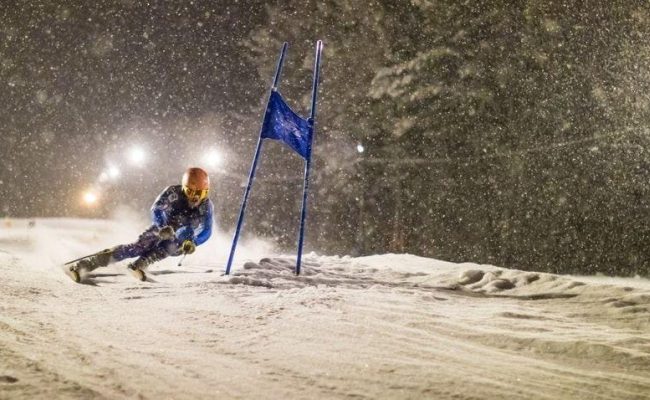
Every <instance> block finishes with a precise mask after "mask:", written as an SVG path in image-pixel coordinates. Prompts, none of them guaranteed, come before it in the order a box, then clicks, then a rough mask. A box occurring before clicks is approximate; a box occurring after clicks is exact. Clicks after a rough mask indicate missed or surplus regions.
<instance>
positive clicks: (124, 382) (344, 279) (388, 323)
mask: <svg viewBox="0 0 650 400" xmlns="http://www.w3.org/2000/svg"><path fill="white" fill-rule="evenodd" d="M137 234H138V230H137V229H126V228H119V225H117V224H115V223H112V222H109V221H87V220H86V221H84V220H38V221H36V224H35V226H34V227H29V226H28V223H27V221H16V222H14V224H13V225H12V226H8V225H6V226H3V227H1V228H0V273H1V276H2V277H1V278H0V399H34V398H42V399H50V398H63V399H68V398H71V399H75V398H80V399H87V398H111V399H122V398H144V399H160V398H174V399H195V398H197V399H215V398H216V399H229V398H250V399H267V398H269V399H287V398H291V399H293V398H297V399H314V398H322V399H339V398H341V399H346V398H348V399H349V398H368V399H376V398H382V399H421V398H426V399H649V398H650V284H649V283H648V281H646V280H642V279H636V280H616V281H611V280H606V279H604V278H603V279H602V280H598V279H596V278H589V279H586V278H585V279H580V278H575V277H566V276H558V275H552V274H544V273H536V272H524V271H517V270H509V269H503V268H498V267H494V266H487V265H477V264H454V263H447V262H442V261H437V260H434V259H427V258H422V257H416V256H412V255H403V254H402V255H398V254H388V255H376V256H370V257H361V258H351V257H326V256H318V255H316V254H309V255H307V256H306V258H305V262H304V265H303V274H302V275H301V276H298V277H296V276H295V275H294V274H293V267H294V262H295V258H293V257H283V256H278V255H274V254H273V253H271V252H270V251H269V250H268V248H262V247H261V246H263V244H262V242H256V243H252V242H248V243H244V247H243V248H242V257H241V259H240V260H238V262H237V263H236V265H235V269H234V273H233V274H232V275H231V276H229V277H224V276H222V275H221V274H222V272H221V271H222V269H223V264H224V262H225V255H226V252H227V250H228V249H229V248H228V244H229V243H228V241H229V239H228V238H229V237H230V235H226V234H224V233H217V234H215V236H216V237H215V238H214V239H213V240H211V242H209V243H210V244H209V245H208V246H207V248H206V247H205V246H204V247H202V248H200V249H199V251H198V252H197V254H196V255H193V256H188V257H187V259H186V262H185V264H184V265H183V266H181V267H177V266H176V263H177V262H178V260H177V259H172V260H166V261H164V262H162V263H160V264H159V265H156V266H153V267H152V268H151V269H150V276H151V277H152V282H139V281H136V280H135V279H133V278H132V277H131V276H129V275H128V274H126V273H125V268H124V264H123V263H122V264H118V265H115V266H111V267H108V268H103V269H99V270H97V271H94V272H93V273H92V274H91V275H90V276H89V280H88V284H85V285H80V284H75V283H74V282H72V281H71V280H70V279H69V278H68V277H67V276H66V275H65V274H64V273H63V272H62V271H61V269H60V267H59V266H60V264H61V263H62V262H63V261H65V260H68V259H71V258H75V257H77V256H80V255H83V254H85V253H89V252H93V251H96V250H100V249H102V248H104V247H106V246H110V245H114V244H117V243H122V242H127V241H129V240H133V239H134V238H135V237H136V236H137ZM258 250H259V251H258ZM251 260H252V261H251ZM210 270H212V271H214V272H207V271H210Z"/></svg>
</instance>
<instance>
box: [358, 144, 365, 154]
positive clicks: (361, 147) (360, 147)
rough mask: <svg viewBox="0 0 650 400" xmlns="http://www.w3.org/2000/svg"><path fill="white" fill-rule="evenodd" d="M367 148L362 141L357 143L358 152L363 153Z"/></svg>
mask: <svg viewBox="0 0 650 400" xmlns="http://www.w3.org/2000/svg"><path fill="white" fill-rule="evenodd" d="M365 150H366V149H365V148H364V147H363V145H362V144H361V143H359V144H358V145H357V152H358V153H363V152H364V151H365Z"/></svg>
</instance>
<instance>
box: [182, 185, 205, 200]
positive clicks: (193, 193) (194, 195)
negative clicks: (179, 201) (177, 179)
mask: <svg viewBox="0 0 650 400" xmlns="http://www.w3.org/2000/svg"><path fill="white" fill-rule="evenodd" d="M183 193H185V196H187V198H188V199H190V200H191V201H202V200H203V199H205V198H206V197H208V189H191V188H189V187H187V186H183Z"/></svg>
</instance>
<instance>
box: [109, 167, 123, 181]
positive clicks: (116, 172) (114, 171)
mask: <svg viewBox="0 0 650 400" xmlns="http://www.w3.org/2000/svg"><path fill="white" fill-rule="evenodd" d="M106 174H107V175H108V177H109V178H111V179H117V178H118V177H119V176H120V169H119V168H117V167H116V166H115V165H109V166H108V169H107V170H106Z"/></svg>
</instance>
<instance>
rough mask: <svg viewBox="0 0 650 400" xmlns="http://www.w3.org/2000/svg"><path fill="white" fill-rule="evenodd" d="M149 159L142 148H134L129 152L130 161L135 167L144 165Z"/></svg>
mask: <svg viewBox="0 0 650 400" xmlns="http://www.w3.org/2000/svg"><path fill="white" fill-rule="evenodd" d="M146 159H147V153H145V152H144V150H143V149H142V147H139V146H134V147H131V150H129V161H131V163H132V164H134V165H142V164H144V162H145V160H146Z"/></svg>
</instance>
